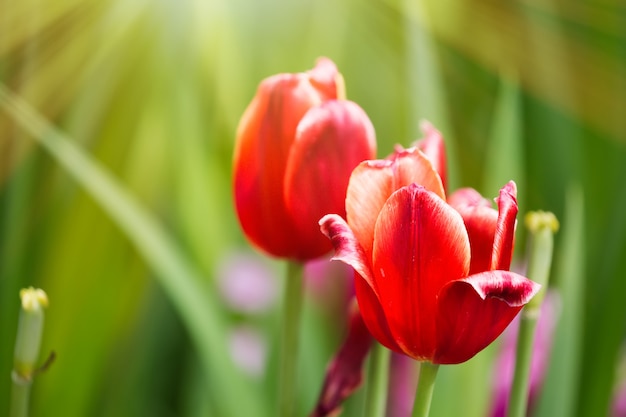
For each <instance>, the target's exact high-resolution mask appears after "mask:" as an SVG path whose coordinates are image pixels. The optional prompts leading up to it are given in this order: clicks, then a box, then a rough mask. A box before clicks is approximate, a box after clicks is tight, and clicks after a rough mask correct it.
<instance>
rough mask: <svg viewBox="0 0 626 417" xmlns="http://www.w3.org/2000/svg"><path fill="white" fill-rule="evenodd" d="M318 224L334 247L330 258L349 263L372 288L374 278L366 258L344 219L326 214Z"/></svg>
mask: <svg viewBox="0 0 626 417" xmlns="http://www.w3.org/2000/svg"><path fill="white" fill-rule="evenodd" d="M319 225H320V229H321V230H322V233H323V234H324V235H325V236H326V237H328V238H329V239H330V241H331V244H332V245H333V247H334V248H335V256H334V257H333V258H332V260H335V261H341V262H343V263H345V264H347V265H350V266H351V267H352V268H353V269H354V270H355V271H356V272H357V273H358V274H359V275H360V276H361V277H363V279H365V280H366V281H367V282H368V285H370V286H372V288H373V284H374V280H373V275H372V272H371V269H370V266H369V264H368V260H367V258H366V257H365V253H364V252H363V248H362V247H361V245H360V244H359V242H358V241H357V240H356V237H355V236H354V233H352V230H351V229H350V226H348V224H347V223H346V221H345V220H344V219H342V218H341V217H340V216H338V215H336V214H328V215H326V216H324V217H322V219H321V220H320V221H319Z"/></svg>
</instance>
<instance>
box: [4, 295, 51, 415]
mask: <svg viewBox="0 0 626 417" xmlns="http://www.w3.org/2000/svg"><path fill="white" fill-rule="evenodd" d="M20 298H21V300H22V308H21V309H20V316H19V324H18V327H17V337H16V339H15V353H14V356H13V372H12V374H11V377H12V380H13V386H12V388H11V406H10V409H9V416H10V417H27V416H28V402H29V397H30V387H31V385H32V381H33V377H34V376H35V374H36V373H37V371H38V369H37V361H38V359H39V347H40V345H41V336H42V333H43V324H44V313H43V310H44V308H45V307H47V306H48V296H47V295H46V293H45V292H44V291H43V290H41V289H35V288H32V287H30V288H25V289H23V290H21V291H20Z"/></svg>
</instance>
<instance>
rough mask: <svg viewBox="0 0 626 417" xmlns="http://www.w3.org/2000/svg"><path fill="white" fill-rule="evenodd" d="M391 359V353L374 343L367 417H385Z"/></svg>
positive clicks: (366, 402)
mask: <svg viewBox="0 0 626 417" xmlns="http://www.w3.org/2000/svg"><path fill="white" fill-rule="evenodd" d="M390 359H391V351H390V350H389V349H387V348H386V347H384V346H383V345H381V344H380V343H374V345H373V346H372V351H371V353H370V359H369V366H368V374H367V393H366V395H365V409H364V410H363V411H364V416H365V417H384V416H385V411H386V410H385V409H386V407H387V386H388V383H389V361H390Z"/></svg>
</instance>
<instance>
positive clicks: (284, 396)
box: [278, 261, 304, 417]
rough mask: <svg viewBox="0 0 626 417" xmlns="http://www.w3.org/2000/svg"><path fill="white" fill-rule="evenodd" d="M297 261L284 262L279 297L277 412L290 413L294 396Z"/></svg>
mask: <svg viewBox="0 0 626 417" xmlns="http://www.w3.org/2000/svg"><path fill="white" fill-rule="evenodd" d="M303 268H304V265H303V264H302V263H300V262H294V261H289V262H288V263H287V276H286V280H287V281H286V283H285V291H284V298H283V314H282V318H283V326H282V332H283V333H282V335H281V346H280V374H279V381H278V383H279V389H278V395H279V398H278V415H279V416H280V417H292V416H293V415H294V408H295V401H294V399H295V398H296V369H297V365H298V352H299V332H298V330H299V329H300V316H301V315H302V298H303V297H302V293H303V291H302V281H303V279H302V271H303Z"/></svg>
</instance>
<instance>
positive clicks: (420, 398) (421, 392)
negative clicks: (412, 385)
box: [412, 362, 439, 417]
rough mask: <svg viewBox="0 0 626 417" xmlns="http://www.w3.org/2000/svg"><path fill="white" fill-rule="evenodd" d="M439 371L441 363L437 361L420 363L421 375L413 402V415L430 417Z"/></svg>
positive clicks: (414, 416) (415, 416)
mask: <svg viewBox="0 0 626 417" xmlns="http://www.w3.org/2000/svg"><path fill="white" fill-rule="evenodd" d="M437 371H439V365H438V364H436V363H431V362H421V363H420V375H419V378H418V380H417V392H416V393H415V402H414V403H413V414H412V416H413V417H428V413H429V412H430V403H431V400H432V398H433V391H434V389H435V379H436V378H437Z"/></svg>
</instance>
